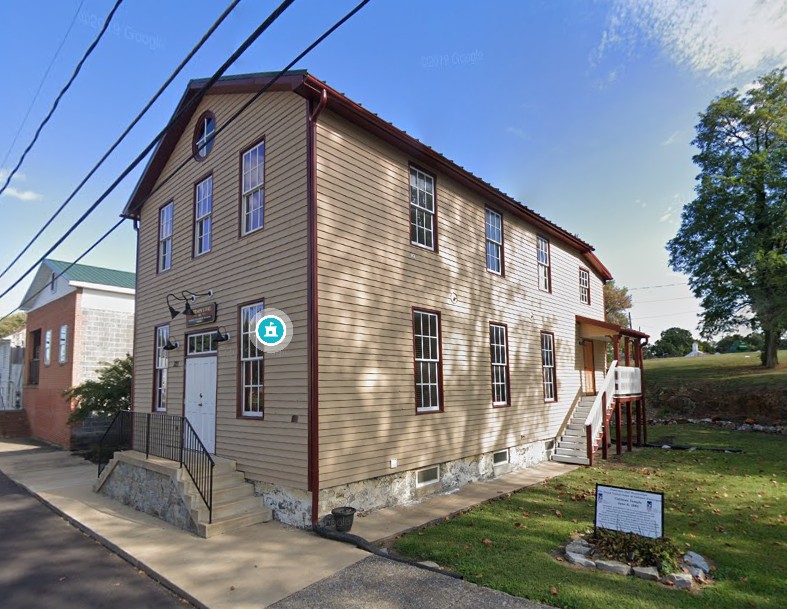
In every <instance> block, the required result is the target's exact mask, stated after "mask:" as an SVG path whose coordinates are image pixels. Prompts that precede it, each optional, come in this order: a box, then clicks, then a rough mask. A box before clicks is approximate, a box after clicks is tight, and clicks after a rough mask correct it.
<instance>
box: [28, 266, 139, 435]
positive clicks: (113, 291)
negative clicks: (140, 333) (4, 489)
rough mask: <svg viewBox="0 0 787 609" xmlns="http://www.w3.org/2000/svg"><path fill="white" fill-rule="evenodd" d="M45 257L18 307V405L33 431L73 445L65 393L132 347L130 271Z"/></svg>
mask: <svg viewBox="0 0 787 609" xmlns="http://www.w3.org/2000/svg"><path fill="white" fill-rule="evenodd" d="M67 267H68V263H67V262H61V261H58V260H50V259H46V260H44V261H43V262H42V263H41V266H40V268H39V269H38V271H37V273H36V275H35V278H34V279H33V282H32V284H31V286H30V288H29V289H28V290H27V293H26V294H25V297H24V299H23V300H22V304H21V306H20V307H19V308H20V309H22V310H23V311H26V312H27V339H26V340H27V348H26V352H25V374H24V391H23V393H24V406H25V410H26V412H27V416H28V420H29V423H30V429H31V433H32V435H33V436H34V437H36V438H39V439H41V440H45V441H47V442H51V443H53V444H57V445H59V446H62V447H63V448H71V447H72V446H73V445H74V443H75V439H76V438H77V437H78V433H79V432H78V429H79V428H78V427H76V428H74V427H72V426H70V425H68V424H67V423H66V421H67V420H68V417H69V415H70V414H71V411H72V404H71V403H70V402H69V401H68V400H66V398H64V397H63V392H64V391H65V390H66V389H67V388H69V387H72V386H74V385H78V384H79V383H81V382H82V381H85V380H87V379H93V378H96V376H97V375H96V371H97V370H98V369H99V368H100V367H101V362H111V361H112V360H113V359H115V358H118V357H123V356H125V355H126V354H127V353H132V350H133V333H134V273H128V272H125V271H117V270H114V269H106V268H101V267H96V266H88V265H84V264H76V265H74V266H72V267H71V268H69V269H68V270H67V271H65V273H64V274H63V275H62V276H61V277H60V278H57V276H58V275H59V274H60V273H62V272H63V271H64V270H65V269H66V268H67Z"/></svg>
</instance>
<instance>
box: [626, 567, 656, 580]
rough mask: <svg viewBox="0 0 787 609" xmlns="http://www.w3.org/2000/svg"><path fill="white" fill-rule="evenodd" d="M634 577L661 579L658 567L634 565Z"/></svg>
mask: <svg viewBox="0 0 787 609" xmlns="http://www.w3.org/2000/svg"><path fill="white" fill-rule="evenodd" d="M632 571H633V573H634V577H639V578H640V579H647V580H648V581H652V582H657V581H659V570H658V569H657V568H656V567H634V568H633V569H632Z"/></svg>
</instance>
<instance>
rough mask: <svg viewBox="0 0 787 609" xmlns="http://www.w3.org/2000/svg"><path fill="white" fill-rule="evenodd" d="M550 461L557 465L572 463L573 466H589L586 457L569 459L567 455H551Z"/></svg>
mask: <svg viewBox="0 0 787 609" xmlns="http://www.w3.org/2000/svg"><path fill="white" fill-rule="evenodd" d="M552 460H553V461H557V462H558V463H572V464H574V465H589V464H590V462H589V461H588V459H587V457H569V456H567V455H552Z"/></svg>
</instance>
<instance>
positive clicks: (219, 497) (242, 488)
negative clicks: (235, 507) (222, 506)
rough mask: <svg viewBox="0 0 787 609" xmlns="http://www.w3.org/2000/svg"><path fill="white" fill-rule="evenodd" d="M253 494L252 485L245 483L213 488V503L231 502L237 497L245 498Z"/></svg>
mask: <svg viewBox="0 0 787 609" xmlns="http://www.w3.org/2000/svg"><path fill="white" fill-rule="evenodd" d="M253 496H254V487H253V486H252V485H251V484H247V483H243V484H236V485H234V486H228V487H226V488H214V489H213V504H214V505H218V504H219V503H232V502H233V501H238V500H239V499H245V498H246V497H253Z"/></svg>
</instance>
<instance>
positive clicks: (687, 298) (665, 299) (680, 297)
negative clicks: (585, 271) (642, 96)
mask: <svg viewBox="0 0 787 609" xmlns="http://www.w3.org/2000/svg"><path fill="white" fill-rule="evenodd" d="M0 277H2V275H0ZM692 298H694V296H678V297H677V298H661V299H659V300H641V301H638V302H635V303H634V305H635V306H636V305H641V304H650V303H652V302H672V301H673V300H690V299H692Z"/></svg>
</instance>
